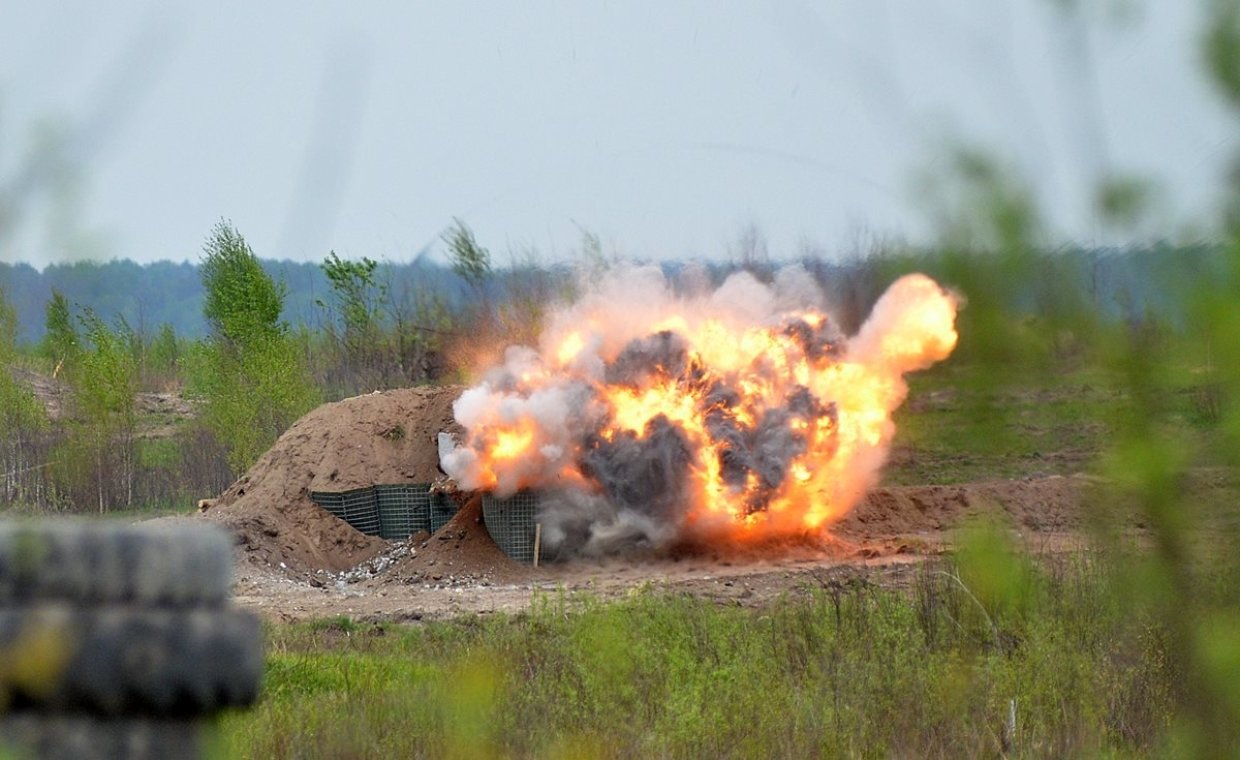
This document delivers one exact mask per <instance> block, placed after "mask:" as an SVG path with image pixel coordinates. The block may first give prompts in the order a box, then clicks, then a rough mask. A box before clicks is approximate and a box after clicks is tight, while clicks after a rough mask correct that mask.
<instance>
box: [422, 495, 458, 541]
mask: <svg viewBox="0 0 1240 760" xmlns="http://www.w3.org/2000/svg"><path fill="white" fill-rule="evenodd" d="M460 508H461V505H460V504H459V503H458V502H457V500H456V498H455V497H453V495H452V494H447V493H433V494H430V519H429V529H430V532H431V533H438V532H439V529H440V528H442V527H443V526H445V525H447V524H448V521H449V520H451V519H452V518H453V517H455V516H456V513H457V512H458V511H460Z"/></svg>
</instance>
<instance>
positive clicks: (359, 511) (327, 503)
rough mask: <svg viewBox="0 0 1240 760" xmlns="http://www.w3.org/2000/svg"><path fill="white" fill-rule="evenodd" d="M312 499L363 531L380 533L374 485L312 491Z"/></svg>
mask: <svg viewBox="0 0 1240 760" xmlns="http://www.w3.org/2000/svg"><path fill="white" fill-rule="evenodd" d="M310 499H311V500H313V501H314V503H315V504H318V505H319V506H320V507H322V508H324V509H326V510H327V511H328V512H331V513H332V514H333V515H335V516H336V517H339V518H340V519H342V520H344V521H345V522H347V523H348V524H349V525H352V526H353V527H354V528H356V529H357V530H359V531H361V532H362V533H365V534H367V535H369V536H378V535H380V523H379V504H378V501H377V500H376V499H375V489H374V487H373V486H368V487H366V488H355V489H353V490H351V491H338V492H331V491H312V492H311V493H310Z"/></svg>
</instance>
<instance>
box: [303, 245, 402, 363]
mask: <svg viewBox="0 0 1240 760" xmlns="http://www.w3.org/2000/svg"><path fill="white" fill-rule="evenodd" d="M321 266H322V269H323V274H325V275H327V281H328V282H329V283H331V287H332V298H331V301H330V302H325V301H323V300H321V299H319V300H317V301H316V303H317V304H318V305H319V306H320V307H321V308H324V309H326V310H327V311H328V313H329V314H331V315H332V317H333V319H332V324H331V326H330V330H331V332H332V334H333V336H334V337H336V338H337V339H338V340H339V341H340V342H341V343H342V344H343V346H344V350H345V354H346V355H347V356H348V358H349V359H351V360H355V361H356V360H361V361H363V362H365V361H366V359H367V355H368V354H369V355H372V356H373V354H375V353H376V349H377V348H378V346H377V344H378V342H379V341H380V339H381V337H382V336H381V333H382V324H381V322H382V310H383V308H384V307H385V306H387V305H388V304H389V301H390V299H389V297H388V287H387V285H386V284H385V283H381V282H378V281H377V280H376V278H375V270H376V269H378V267H379V264H378V263H377V262H376V261H375V260H374V259H368V258H366V257H365V256H363V257H362V258H361V260H360V261H348V260H345V259H341V258H340V257H339V256H337V255H336V252H335V251H332V252H331V253H329V254H328V256H327V258H326V259H324V260H323V264H322V265H321Z"/></svg>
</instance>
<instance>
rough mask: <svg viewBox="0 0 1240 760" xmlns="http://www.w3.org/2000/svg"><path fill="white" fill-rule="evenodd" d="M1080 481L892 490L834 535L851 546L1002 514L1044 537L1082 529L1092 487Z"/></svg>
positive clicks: (868, 500)
mask: <svg viewBox="0 0 1240 760" xmlns="http://www.w3.org/2000/svg"><path fill="white" fill-rule="evenodd" d="M1090 482H1091V481H1090V480H1089V479H1088V478H1086V477H1083V476H1073V477H1061V476H1057V475H1056V476H1051V477H1046V478H1031V479H1028V480H995V481H986V482H981V483H966V484H961V485H952V486H895V487H891V488H875V489H873V490H871V491H870V492H869V493H868V494H866V497H865V500H864V501H862V502H861V504H859V505H857V508H856V509H854V510H853V511H852V512H851V513H850V514H849V515H848V516H847V517H845V518H844V519H843V520H841V521H840V522H839V523H837V524H836V525H835V526H834V527H833V532H834V533H835V534H836V535H838V536H840V537H842V538H846V539H849V540H854V541H875V540H881V539H885V538H890V537H893V536H900V535H907V534H917V533H930V532H938V531H942V530H946V529H949V528H953V527H955V526H956V525H958V524H959V523H960V522H961V521H962V520H963V519H965V518H966V517H969V516H972V515H980V514H991V515H994V514H1006V515H1008V516H1009V517H1010V518H1011V519H1012V521H1013V522H1014V523H1015V524H1016V525H1018V526H1020V527H1024V528H1029V529H1032V530H1039V531H1048V530H1060V529H1069V528H1077V527H1080V525H1081V519H1082V510H1081V504H1082V501H1083V499H1084V497H1085V493H1086V491H1087V489H1088V487H1089V485H1090Z"/></svg>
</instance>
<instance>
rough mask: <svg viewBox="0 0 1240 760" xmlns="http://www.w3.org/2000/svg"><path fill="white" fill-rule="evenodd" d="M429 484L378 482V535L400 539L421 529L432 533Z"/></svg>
mask: <svg viewBox="0 0 1240 760" xmlns="http://www.w3.org/2000/svg"><path fill="white" fill-rule="evenodd" d="M430 487H431V485H430V483H401V484H398V485H376V486H375V487H374V491H375V503H376V504H377V505H378V508H379V536H380V537H382V538H386V539H387V540H389V541H401V540H403V539H406V538H409V536H410V535H412V534H414V533H417V532H418V531H427V532H428V533H429V532H430V524H431V523H430V517H431V515H430V511H431V510H430Z"/></svg>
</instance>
